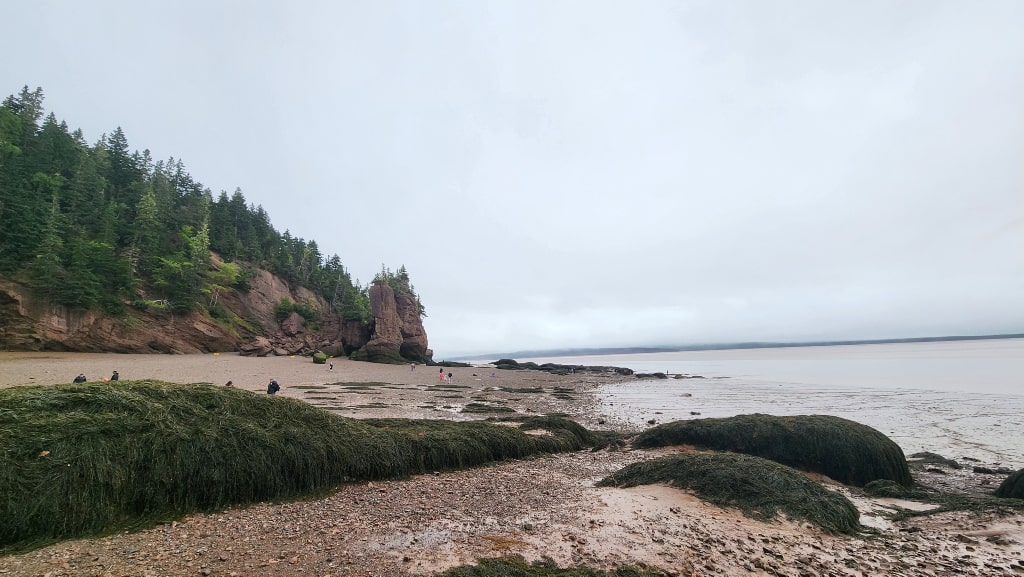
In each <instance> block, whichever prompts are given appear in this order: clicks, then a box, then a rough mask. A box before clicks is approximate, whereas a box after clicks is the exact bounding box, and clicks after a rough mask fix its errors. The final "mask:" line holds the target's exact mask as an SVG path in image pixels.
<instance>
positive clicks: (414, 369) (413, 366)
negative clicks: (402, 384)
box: [409, 363, 416, 372]
mask: <svg viewBox="0 0 1024 577" xmlns="http://www.w3.org/2000/svg"><path fill="white" fill-rule="evenodd" d="M409 370H410V371H412V372H416V363H413V364H411V365H409Z"/></svg>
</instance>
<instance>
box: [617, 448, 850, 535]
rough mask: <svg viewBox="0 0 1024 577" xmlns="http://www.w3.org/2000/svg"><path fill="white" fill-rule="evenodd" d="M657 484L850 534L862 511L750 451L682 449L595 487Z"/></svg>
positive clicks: (758, 514)
mask: <svg viewBox="0 0 1024 577" xmlns="http://www.w3.org/2000/svg"><path fill="white" fill-rule="evenodd" d="M657 483H667V484H669V485H672V486H673V487H678V488H680V489H689V490H692V491H693V492H694V493H696V494H697V496H698V497H700V498H701V499H703V500H705V501H708V502H709V503H713V504H715V505H718V506H719V507H735V508H738V509H740V510H742V511H743V513H744V514H745V515H747V516H750V517H754V518H757V519H762V520H769V519H772V518H773V517H775V515H776V514H777V513H778V512H779V511H782V512H783V513H785V514H786V515H788V516H790V517H792V518H795V519H804V520H807V521H810V522H812V523H814V524H816V525H818V526H820V527H821V528H823V529H825V530H826V531H830V532H833V533H846V534H853V533H856V532H857V531H858V530H859V529H860V522H859V520H860V513H859V512H858V511H857V508H856V507H855V506H854V505H853V503H851V502H850V500H849V499H847V498H846V497H844V496H842V495H840V494H838V493H835V492H832V491H829V490H828V489H825V488H824V487H822V486H821V485H820V484H818V483H816V482H814V481H812V480H810V479H808V478H807V476H806V475H804V474H803V473H800V472H799V471H796V470H794V469H791V468H789V467H786V466H784V465H780V464H779V463H776V462H774V461H769V460H768V459H762V458H761V457H754V456H752V455H741V454H736V453H682V454H679V455H672V456H669V457H662V458H660V459H654V460H652V461H645V462H640V463H633V464H632V465H628V466H626V467H624V468H622V469H621V470H619V471H618V472H616V473H613V474H612V475H609V476H608V477H605V478H604V479H602V480H601V481H600V482H599V483H598V486H603V487H635V486H637V485H651V484H657Z"/></svg>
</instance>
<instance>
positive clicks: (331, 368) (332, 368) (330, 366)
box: [327, 361, 334, 371]
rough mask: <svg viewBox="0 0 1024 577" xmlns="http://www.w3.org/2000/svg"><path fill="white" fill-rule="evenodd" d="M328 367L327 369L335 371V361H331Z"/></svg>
mask: <svg viewBox="0 0 1024 577" xmlns="http://www.w3.org/2000/svg"><path fill="white" fill-rule="evenodd" d="M327 367H328V369H327V370H329V371H333V370H334V361H331V364H329V365H327Z"/></svg>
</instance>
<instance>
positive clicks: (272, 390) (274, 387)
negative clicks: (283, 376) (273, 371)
mask: <svg viewBox="0 0 1024 577" xmlns="http://www.w3.org/2000/svg"><path fill="white" fill-rule="evenodd" d="M280 390H281V385H279V384H277V381H275V380H274V379H270V384H269V385H267V394H268V395H276V394H277V392H278V391H280Z"/></svg>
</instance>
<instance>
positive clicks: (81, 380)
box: [74, 373, 89, 383]
mask: <svg viewBox="0 0 1024 577" xmlns="http://www.w3.org/2000/svg"><path fill="white" fill-rule="evenodd" d="M87 380H89V379H86V378H85V375H84V374H82V373H78V376H77V377H75V380H74V382H76V383H84V382H85V381H87Z"/></svg>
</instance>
